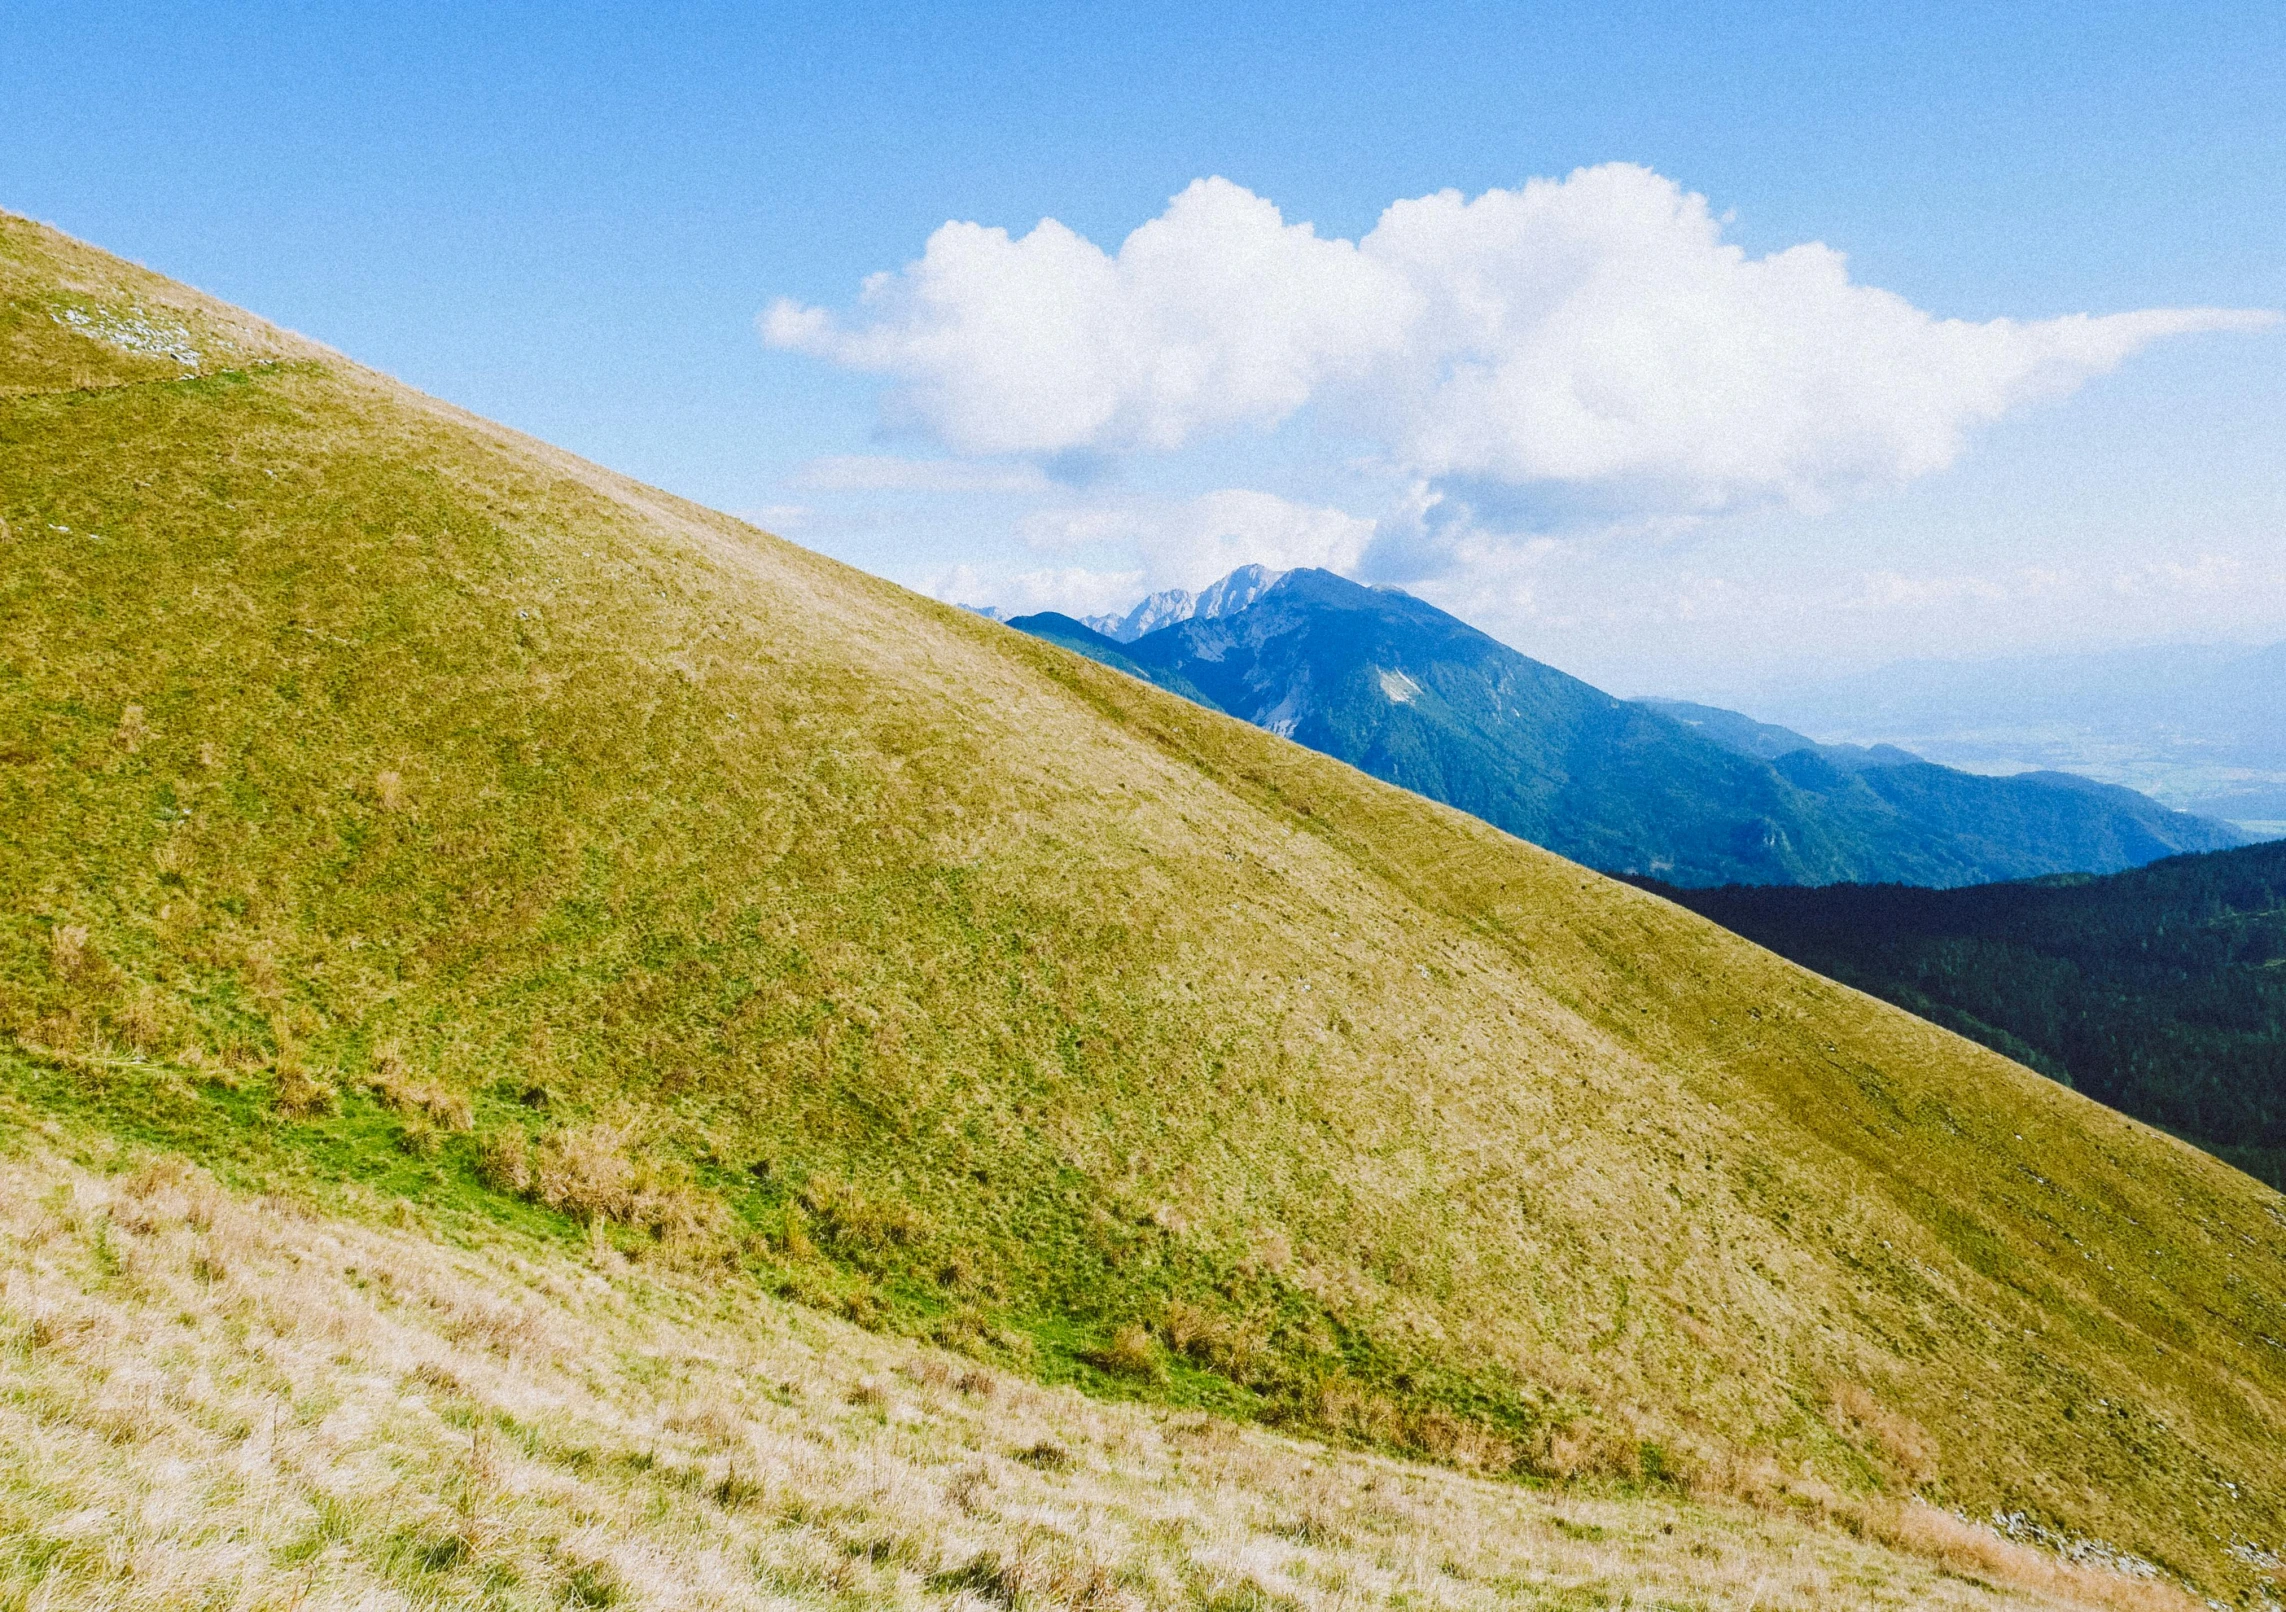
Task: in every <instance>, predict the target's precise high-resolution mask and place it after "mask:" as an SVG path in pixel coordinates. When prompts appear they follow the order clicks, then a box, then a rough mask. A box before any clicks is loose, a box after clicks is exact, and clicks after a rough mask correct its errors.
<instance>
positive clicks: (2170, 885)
mask: <svg viewBox="0 0 2286 1612" xmlns="http://www.w3.org/2000/svg"><path fill="white" fill-rule="evenodd" d="M1670 893H1671V894H1672V895H1673V896H1674V899H1676V900H1677V901H1680V902H1683V903H1684V904H1686V905H1688V906H1690V907H1692V908H1694V909H1695V910H1697V911H1699V912H1702V913H1705V914H1706V915H1707V916H1708V917H1710V918H1713V919H1714V920H1715V921H1716V922H1718V923H1720V924H1723V925H1724V926H1726V927H1727V928H1731V929H1735V930H1737V931H1738V932H1739V933H1740V934H1742V935H1746V936H1748V937H1749V938H1750V939H1753V940H1755V941H1758V942H1760V943H1761V944H1763V945H1765V946H1768V947H1769V948H1770V949H1771V950H1773V951H1776V952H1779V953H1781V954H1783V955H1784V956H1787V957H1791V958H1793V959H1794V960H1795V961H1797V962H1799V963H1801V964H1803V965H1804V966H1806V967H1809V968H1814V969H1816V970H1817V971H1818V972H1819V973H1821V974H1827V975H1830V976H1832V977H1833V978H1835V979H1839V980H1844V981H1847V982H1848V983H1849V984H1851V985H1855V986H1857V987H1858V988H1859V989H1861V990H1865V991H1870V992H1872V993H1873V994H1874V995H1876V996H1879V997H1881V998H1883V999H1884V1000H1886V1001H1890V1002H1895V1003H1896V1004H1898V1006H1900V1007H1903V1008H1907V1009H1909V1010H1910V1011H1912V1012H1915V1013H1918V1014H1920V1015H1921V1016H1922V1017H1923V1018H1927V1019H1931V1020H1933V1021H1935V1022H1936V1023H1938V1024H1942V1025H1944V1026H1945V1027H1946V1028H1948V1029H1951V1030H1957V1031H1959V1032H1960V1033H1961V1034H1962V1035H1965V1036H1968V1037H1970V1038H1972V1039H1974V1040H1977V1041H1981V1042H1983V1043H1984V1044H1985V1045H1987V1046H1989V1047H1993V1048H1995V1049H1997V1050H1998V1051H2001V1052H2004V1053H2007V1054H2008V1055H2009V1056H2011V1057H2014V1058H2018V1059H2020V1060H2022V1061H2023V1062H2025V1063H2028V1064H2030V1065H2032V1066H2033V1067H2034V1068H2036V1069H2039V1070H2041V1071H2042V1072H2043V1073H2046V1074H2049V1075H2052V1076H2054V1077H2055V1078H2056V1079H2058V1080H2062V1081H2065V1082H2066V1083H2068V1084H2070V1085H2072V1086H2074V1087H2076V1088H2077V1089H2079V1090H2080V1091H2083V1092H2086V1093H2087V1094H2088V1095H2089V1096H2091V1097H2095V1098H2097V1099H2099V1100H2101V1101H2103V1102H2106V1103H2109V1104H2110V1105H2111V1106H2112V1107H2114V1108H2117V1109H2120V1110H2122V1111H2124V1112H2126V1113H2129V1114H2133V1115H2134V1116H2135V1117H2136V1118H2138V1119H2141V1120H2145V1121H2148V1122H2149V1123H2151V1124H2153V1125H2160V1126H2164V1127H2166V1128H2167V1129H2168V1130H2171V1131H2173V1132H2175V1133H2176V1134H2177V1135H2179V1136H2187V1137H2190V1138H2191V1139H2193V1140H2195V1141H2197V1142H2199V1143H2200V1144H2202V1145H2204V1146H2208V1147H2211V1148H2213V1149H2215V1150H2216V1151H2218V1152H2220V1153H2221V1154H2222V1155H2223V1156H2224V1157H2226V1158H2228V1159H2230V1160H2231V1161H2232V1162H2233V1163H2236V1164H2239V1165H2241V1166H2242V1167H2244V1168H2246V1169H2249V1170H2251V1171H2253V1172H2254V1173H2256V1174H2258V1175H2261V1176H2262V1177H2263V1178H2264V1179H2266V1180H2268V1181H2269V1182H2270V1183H2271V1184H2272V1185H2273V1186H2279V1185H2286V844H2272V845H2256V846H2249V847H2247V848H2246V849H2244V850H2237V851H2220V852H2216V853H2214V854H2212V855H2209V856H2182V857H2172V858H2170V859H2168V860H2167V861H2164V862H2158V863H2154V864H2153V865H2152V866H2150V867H2147V868H2139V869H2136V870H2135V871H2133V872H2130V873H2117V874H2113V875H2111V876H2110V877H2108V878H2102V879H2071V880H2038V881H2035V882H2031V883H2024V884H1994V885H1984V886H1980V887H1978V888H1976V889H1971V890H1946V891H1935V890H1907V889H1901V888H1899V887H1897V886H1894V885H1871V886H1866V885H1835V886H1831V887H1828V888H1826V889H1822V890H1802V891H1778V890H1750V889H1743V888H1732V889H1726V890H1706V891H1674V892H1670Z"/></svg>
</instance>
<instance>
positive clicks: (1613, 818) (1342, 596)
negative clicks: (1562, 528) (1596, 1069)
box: [1010, 566, 2245, 886]
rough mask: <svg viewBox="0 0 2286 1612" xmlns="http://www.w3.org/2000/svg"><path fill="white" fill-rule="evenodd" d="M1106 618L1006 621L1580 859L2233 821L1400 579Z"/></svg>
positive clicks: (2000, 859)
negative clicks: (1609, 662)
mask: <svg viewBox="0 0 2286 1612" xmlns="http://www.w3.org/2000/svg"><path fill="white" fill-rule="evenodd" d="M1104 622H1108V623H1109V625H1110V626H1112V627H1115V628H1117V629H1118V631H1119V633H1121V634H1126V635H1127V636H1126V637H1125V638H1124V639H1122V638H1121V637H1118V636H1115V635H1114V634H1113V633H1110V632H1106V631H1104V630H1103V627H1102V625H1100V624H1091V623H1089V622H1085V621H1079V620H1075V619H1074V618H1072V617H1069V616H1063V615H1057V614H1053V613H1046V614H1040V615H1032V616H1023V617H1018V618H1016V619H1015V620H1014V621H1012V622H1011V623H1010V625H1012V626H1014V627H1017V628H1018V629H1020V630H1022V631H1025V632H1028V633H1031V634H1033V635H1034V636H1036V637H1040V638H1044V639H1048V640H1050V641H1052V642H1055V643H1059V644H1062V645H1063V646H1064V647H1066V648H1068V649H1073V650H1076V651H1078V652H1079V653H1081V654H1084V655H1088V656H1090V657H1092V658H1093V659H1096V660H1098V661H1101V662H1103V663H1104V664H1106V665H1109V666H1113V667H1116V668H1118V669H1119V670H1121V671H1124V672H1126V673H1128V674H1129V675H1131V676H1135V677H1139V678H1143V679H1145V680H1147V681H1150V682H1153V683H1157V684H1159V685H1160V686H1162V687H1164V688H1168V689H1171V690H1173V691H1175V692H1177V693H1180V694H1183V695H1185V696H1187V697H1188V698H1190V699H1194V700H1197V701H1199V702H1201V703H1202V704H1206V705H1210V706H1213V707H1215V708H1216V709H1218V710H1222V711H1226V712H1229V713H1230V714H1231V715H1234V716H1238V717H1241V718H1243V719H1245V720H1246V721H1249V722H1252V723H1254V724H1255V725H1257V726H1259V727H1263V728H1267V729H1269V730H1270V731H1272V732H1274V733H1279V734H1283V735H1285V736H1287V737H1289V738H1292V739H1294V740H1296V741H1297V742H1299V743H1301V744H1305V745H1308V746H1309V747H1310V748H1312V749H1314V750H1319V751H1323V752H1324V753H1326V754H1328V755H1332V756H1337V757H1339V758H1340V759H1342V760H1344V761H1347V762H1349V763H1351V764H1352V765H1354V766H1356V767H1359V768H1361V769H1362V770H1364V771H1366V772H1368V773H1371V774H1373V775H1374V776H1376V777H1379V778H1383V779H1386V780H1388V781H1389V782H1391V783H1395V784H1400V785H1402V786H1404V787H1406V788H1408V789H1411V790H1414V791H1415V792H1417V793H1419V794H1423V795H1427V796H1429V797H1430V798H1431V799H1434V800H1440V801H1444V802H1446V803H1447V804H1449V805H1453V806H1457V807H1460V808H1461V809H1462V810H1464V811H1468V812H1472V813H1474V814H1475V815H1477V816H1479V817H1482V818H1484V819H1485V820H1486V821H1488V822H1491V823H1494V824H1496V825H1498V826H1499V827H1501V828H1504V829H1507V830H1508V831H1509V832H1511V833H1513V834H1516V835H1518V836H1519V837H1521V838H1524V839H1528V840H1531V841H1533V842H1535V843H1536V844H1540V845H1545V846H1547V847H1549V848H1550V849H1552V850H1555V851H1558V852H1560V853H1562V854H1563V855H1565V856H1568V857H1571V858H1573V859H1574V860H1575V861H1579V862H1584V863H1586V864H1588V865H1589V866H1591V867H1596V868H1602V869H1605V870H1608V871H1613V872H1622V873H1631V874H1638V875H1648V876H1652V877H1656V878H1660V879H1663V880H1667V881H1669V882H1671V883H1674V884H1677V885H1720V884H1730V883H1741V884H1830V883H1840V882H1851V881H1855V882H1880V881H1897V882H1902V883H1909V884H1919V885H1937V886H1942V885H1960V884H1976V883H1984V882H1987V881H1991V880H1995V879H2010V878H2025V877H2032V876H2036V875H2039V874H2044V873H2055V872H2068V871H2085V872H2109V871H2113V870H2117V869H2121V868H2129V867H2135V866H2139V865H2141V864H2143V863H2146V862H2150V861H2153V860H2156V859H2157V858H2159V857H2163V856H2169V855H2173V854H2176V853H2179V852H2183V851H2199V850H2215V849H2221V848H2224V847H2228V846H2233V845H2238V844H2242V843H2244V841H2245V836H2244V835H2243V834H2241V833H2240V832H2239V831H2237V830H2236V829H2233V828H2231V827H2229V826H2227V825H2224V824H2221V823H2215V822H2210V821H2207V820H2205V819H2201V818H2197V817H2191V816H2188V815H2185V814H2183V813H2179V812H2171V811H2168V810H2167V809H2166V808H2164V807H2162V806H2160V805H2158V804H2157V803H2156V802H2154V801H2151V800H2148V799H2146V798H2144V797H2142V796H2140V795H2137V794H2135V793H2133V792H2132V791H2129V790H2126V789H2121V788H2116V787H2112V786H2108V785H2103V784H2097V783H2092V782H2090V781H2089V780H2087V779H2084V778H2077V777H2072V776H2069V775H2065V774H2059V773H2042V774H2034V775H2030V776H2022V777H2014V778H1991V777H1982V776H1979V775H1976V774H1972V773H1965V772H1958V771H1955V770H1953V769H1951V768H1948V767H1942V766H1937V765H1934V764H1932V763H1929V762H1926V761H1923V760H1922V759H1920V758H1919V757H1917V756H1914V755H1911V754H1909V753H1907V752H1905V751H1902V750H1898V749H1894V748H1890V747H1879V748H1872V749H1863V748H1859V747H1856V746H1831V745H1819V744H1817V743H1815V742H1813V741H1811V740H1809V739H1807V738H1805V737H1803V736H1802V735H1800V734H1798V733H1794V732H1791V731H1790V730H1787V729H1783V728H1777V727H1773V726H1771V725H1769V724H1764V723H1757V722H1755V721H1753V720H1752V719H1751V718H1748V717H1743V716H1740V715H1739V714H1738V713H1736V712H1731V711H1723V710H1719V709H1716V708H1714V707H1708V706H1690V705H1683V704H1679V703H1677V702H1671V701H1658V702H1632V701H1627V700H1621V699H1618V698H1616V697H1615V696H1613V695H1610V694H1607V693H1605V692H1603V691H1602V690H1601V689H1597V688H1594V687H1591V686H1590V685H1589V684H1586V683H1583V682H1581V681H1580V680H1579V679H1578V678H1575V677H1570V676H1568V675H1566V674H1565V673H1563V672H1560V671H1557V670H1556V669H1555V668H1554V667H1551V666H1546V665H1543V664H1542V663H1540V662H1538V661H1535V660H1532V659H1530V658H1529V657H1527V656H1524V655H1521V654H1518V653H1517V652H1516V651H1515V650H1513V649H1510V648H1508V647H1507V646H1506V645H1504V644H1501V643H1499V642H1497V641H1496V640H1494V639H1492V638H1491V637H1489V636H1487V635H1486V634H1484V633H1482V632H1479V631H1478V630H1476V629H1475V628H1473V627H1471V626H1469V625H1468V624H1467V623H1466V622H1463V621H1461V620H1459V619H1458V618H1457V617H1454V616H1451V615H1448V614H1447V613H1445V612H1444V611H1442V610H1438V609H1436V608H1435V607H1434V606H1432V605H1429V604H1426V603H1423V602H1422V601H1421V600H1419V599H1416V598H1413V597H1412V596H1411V595H1409V594H1405V593H1402V592H1399V591H1397V590H1394V589H1389V588H1368V587H1363V586H1360V585H1359V584H1357V583H1354V582H1350V581H1348V580H1346V579H1344V578H1342V577H1338V576H1335V575H1334V574H1333V573H1331V572H1328V571H1318V570H1300V571H1289V572H1284V573H1279V572H1273V571H1266V570H1264V569H1263V568H1261V567H1259V566H1248V567H1245V568H1243V569H1242V570H1240V571H1237V572H1233V573H1232V574H1231V575H1230V576H1229V577H1226V578H1224V579H1223V580H1222V581H1221V582H1218V583H1216V584H1215V585H1214V586H1213V587H1211V588H1208V589H1206V590H1204V591H1203V592H1201V593H1199V594H1197V595H1191V594H1188V593H1182V592H1170V593H1165V594H1157V595H1154V596H1153V597H1152V598H1151V599H1147V600H1145V601H1143V603H1142V604H1141V605H1138V606H1137V607H1136V609H1135V610H1133V611H1130V612H1128V613H1127V614H1126V615H1124V616H1120V617H1117V618H1097V623H1104Z"/></svg>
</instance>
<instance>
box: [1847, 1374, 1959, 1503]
mask: <svg viewBox="0 0 2286 1612" xmlns="http://www.w3.org/2000/svg"><path fill="white" fill-rule="evenodd" d="M1832 1416H1833V1422H1834V1425H1835V1427H1836V1428H1837V1429H1839V1430H1840V1432H1841V1434H1842V1436H1843V1437H1844V1438H1847V1439H1849V1440H1850V1441H1851V1442H1852V1443H1854V1444H1857V1445H1858V1446H1860V1447H1861V1448H1863V1449H1864V1450H1865V1451H1866V1453H1867V1454H1868V1455H1870V1456H1872V1457H1873V1458H1874V1459H1875V1460H1876V1461H1877V1462H1879V1463H1880V1464H1881V1465H1883V1466H1885V1467H1887V1468H1888V1469H1889V1470H1890V1471H1891V1472H1893V1473H1895V1474H1896V1476H1897V1477H1898V1479H1899V1480H1900V1481H1902V1482H1903V1483H1904V1484H1905V1485H1906V1487H1908V1488H1915V1489H1917V1488H1919V1487H1920V1486H1921V1485H1922V1484H1925V1483H1928V1482H1931V1481H1933V1480H1934V1479H1935V1478H1936V1476H1937V1444H1936V1440H1934V1439H1932V1438H1930V1437H1929V1435H1928V1432H1927V1430H1926V1429H1924V1428H1923V1427H1922V1426H1921V1424H1920V1423H1918V1422H1916V1421H1914V1420H1913V1419H1912V1418H1911V1417H1910V1416H1901V1415H1899V1414H1898V1413H1897V1412H1895V1411H1892V1410H1890V1409H1888V1408H1887V1407H1886V1406H1884V1405H1883V1404H1882V1403H1881V1401H1880V1400H1878V1399H1876V1398H1875V1397H1874V1396H1873V1391H1872V1390H1871V1389H1869V1388H1865V1387H1862V1386H1860V1385H1858V1384H1856V1383H1846V1382H1845V1383H1836V1384H1835V1385H1834V1388H1833V1396H1832Z"/></svg>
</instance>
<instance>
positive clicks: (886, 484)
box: [794, 454, 1054, 496]
mask: <svg viewBox="0 0 2286 1612" xmlns="http://www.w3.org/2000/svg"><path fill="white" fill-rule="evenodd" d="M794 485H795V486H796V487H799V488H801V489H803V490H804V491H808V492H835V493H844V492H909V493H1004V494H1013V495H1017V496H1023V495H1027V494H1037V493H1044V492H1046V491H1048V490H1049V489H1050V488H1051V487H1052V486H1053V485H1054V484H1053V483H1052V482H1050V481H1049V479H1048V477H1047V475H1046V473H1044V472H1043V471H1042V470H1041V469H1040V467H1039V466H1037V465H1033V464H1024V463H1017V464H978V463H976V462H974V461H971V460H966V459H900V458H896V457H894V456H891V455H887V454H841V455H837V456H834V457H831V458H825V459H812V460H811V461H810V462H809V463H808V464H806V465H804V466H802V467H801V469H800V470H798V471H797V472H795V475H794Z"/></svg>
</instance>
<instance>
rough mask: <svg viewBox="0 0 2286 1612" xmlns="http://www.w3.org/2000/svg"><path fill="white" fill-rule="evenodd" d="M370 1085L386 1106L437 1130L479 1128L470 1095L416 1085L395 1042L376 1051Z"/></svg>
mask: <svg viewBox="0 0 2286 1612" xmlns="http://www.w3.org/2000/svg"><path fill="white" fill-rule="evenodd" d="M368 1085H369V1087H370V1089H371V1090H372V1092H373V1095H374V1096H375V1097H377V1098H379V1099H380V1101H381V1104H382V1106H383V1107H385V1108H389V1109H392V1110H394V1111H395V1112H397V1113H399V1114H404V1115H407V1116H418V1117H419V1118H420V1119H422V1120H423V1121H425V1122H426V1123H427V1124H428V1125H430V1126H433V1127H435V1128H436V1129H437V1130H440V1131H456V1132H457V1131H466V1130H471V1129H474V1127H475V1125H476V1115H475V1110H474V1109H473V1108H472V1107H471V1106H470V1104H469V1100H468V1098H467V1096H466V1095H465V1094H463V1093H461V1092H455V1091H447V1090H445V1089H444V1088H443V1087H442V1086H438V1085H435V1084H432V1083H426V1082H422V1083H416V1082H414V1081H413V1080H412V1079H411V1078H410V1071H409V1070H408V1069H407V1067H406V1065H405V1060H404V1056H403V1054H402V1053H400V1052H399V1050H398V1048H397V1044H396V1043H395V1042H393V1041H392V1042H388V1043H385V1044H384V1045H383V1046H381V1047H380V1048H378V1049H377V1050H376V1051H375V1052H374V1054H373V1077H372V1079H371V1080H370V1081H369V1082H368Z"/></svg>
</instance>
